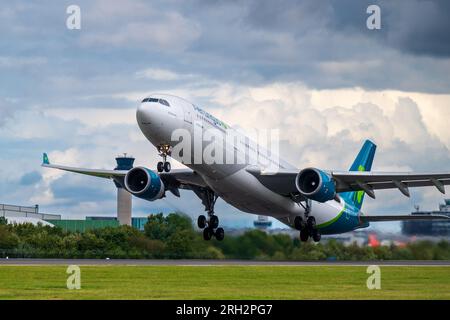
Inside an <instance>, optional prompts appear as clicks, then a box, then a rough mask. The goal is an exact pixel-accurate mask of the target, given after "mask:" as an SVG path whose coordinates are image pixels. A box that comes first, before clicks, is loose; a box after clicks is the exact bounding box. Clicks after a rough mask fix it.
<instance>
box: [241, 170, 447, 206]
mask: <svg viewBox="0 0 450 320" xmlns="http://www.w3.org/2000/svg"><path fill="white" fill-rule="evenodd" d="M247 171H248V172H250V173H251V174H253V175H254V176H255V177H256V178H257V179H258V180H259V181H260V182H261V183H262V184H263V185H264V186H266V187H267V188H268V189H270V190H272V191H274V192H277V193H279V194H281V195H289V194H292V193H297V192H298V190H297V188H296V186H295V178H296V176H297V174H298V173H299V172H300V170H284V169H283V170H280V171H278V172H263V171H261V170H260V169H259V168H257V167H249V168H247ZM325 172H326V173H328V174H329V175H330V176H331V177H332V178H333V179H334V180H335V181H336V192H338V193H339V192H347V191H360V190H362V191H365V192H366V193H367V194H368V195H369V196H370V197H372V198H375V192H374V190H382V189H398V190H400V192H402V193H403V194H404V195H405V196H408V197H409V188H410V187H424V186H434V187H436V188H437V189H438V190H439V191H440V192H441V193H445V187H444V186H445V185H450V172H441V173H432V172H430V173H414V172H404V173H398V172H394V173H392V172H374V171H325Z"/></svg>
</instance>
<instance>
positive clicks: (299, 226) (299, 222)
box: [294, 216, 305, 230]
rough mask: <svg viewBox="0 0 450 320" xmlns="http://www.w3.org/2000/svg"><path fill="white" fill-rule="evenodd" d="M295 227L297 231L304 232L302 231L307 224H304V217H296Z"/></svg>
mask: <svg viewBox="0 0 450 320" xmlns="http://www.w3.org/2000/svg"><path fill="white" fill-rule="evenodd" d="M294 227H295V229H297V230H302V229H304V228H305V223H304V222H303V219H302V217H300V216H297V217H295V219H294Z"/></svg>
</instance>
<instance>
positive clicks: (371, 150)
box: [341, 140, 377, 209]
mask: <svg viewBox="0 0 450 320" xmlns="http://www.w3.org/2000/svg"><path fill="white" fill-rule="evenodd" d="M376 149H377V146H376V145H375V144H374V143H373V142H372V141H370V140H366V141H365V142H364V145H363V146H362V148H361V150H360V151H359V153H358V155H357V156H356V159H355V161H354V162H353V164H352V166H351V167H350V171H370V170H371V169H372V163H373V158H374V157H375V151H376ZM341 196H342V197H343V198H345V200H346V201H347V202H350V203H352V204H353V205H354V206H355V207H356V208H358V209H361V206H362V203H363V200H364V191H352V192H344V193H342V194H341Z"/></svg>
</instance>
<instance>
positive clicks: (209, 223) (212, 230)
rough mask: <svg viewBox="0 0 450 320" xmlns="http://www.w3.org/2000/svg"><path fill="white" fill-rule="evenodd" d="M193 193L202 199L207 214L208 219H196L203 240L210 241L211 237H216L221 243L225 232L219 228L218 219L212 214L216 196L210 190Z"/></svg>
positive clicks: (202, 216)
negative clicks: (201, 230) (201, 231)
mask: <svg viewBox="0 0 450 320" xmlns="http://www.w3.org/2000/svg"><path fill="white" fill-rule="evenodd" d="M194 192H195V193H197V195H198V196H199V197H200V198H201V199H202V202H203V204H204V205H205V211H207V212H208V218H207V217H206V216H204V215H200V216H199V217H198V219H197V226H198V227H199V228H200V229H203V239H205V240H211V238H212V237H216V239H217V240H218V241H222V240H223V238H224V237H225V231H224V230H223V228H219V217H217V216H216V215H215V214H214V205H215V203H216V201H217V198H218V196H217V195H216V194H215V193H214V192H213V191H211V190H210V189H202V190H194Z"/></svg>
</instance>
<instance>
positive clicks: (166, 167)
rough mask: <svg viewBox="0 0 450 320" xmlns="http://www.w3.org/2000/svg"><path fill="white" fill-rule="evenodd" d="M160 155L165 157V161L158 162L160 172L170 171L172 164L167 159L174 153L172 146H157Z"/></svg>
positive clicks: (157, 167)
mask: <svg viewBox="0 0 450 320" xmlns="http://www.w3.org/2000/svg"><path fill="white" fill-rule="evenodd" d="M157 149H158V152H159V155H160V156H161V157H162V158H163V161H160V162H158V165H157V166H156V169H157V170H158V172H163V171H164V172H170V169H171V165H170V162H168V161H167V156H170V154H171V153H172V150H171V146H169V145H167V144H163V145H160V146H158V147H157Z"/></svg>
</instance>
